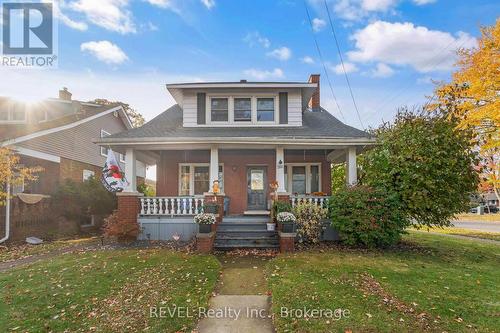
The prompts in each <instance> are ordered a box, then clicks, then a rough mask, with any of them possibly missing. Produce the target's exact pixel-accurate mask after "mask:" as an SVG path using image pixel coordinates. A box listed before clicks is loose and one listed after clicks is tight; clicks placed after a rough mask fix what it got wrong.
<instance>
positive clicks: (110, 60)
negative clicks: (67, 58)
mask: <svg viewBox="0 0 500 333" xmlns="http://www.w3.org/2000/svg"><path fill="white" fill-rule="evenodd" d="M80 50H82V51H87V52H89V53H90V54H92V55H93V56H95V57H96V58H97V59H99V60H100V61H103V62H105V63H107V64H121V63H122V62H124V61H125V60H127V59H128V57H127V55H126V54H125V52H123V51H122V49H120V48H119V47H118V46H116V45H115V44H113V43H111V42H109V41H107V40H101V41H99V42H86V43H82V45H80Z"/></svg>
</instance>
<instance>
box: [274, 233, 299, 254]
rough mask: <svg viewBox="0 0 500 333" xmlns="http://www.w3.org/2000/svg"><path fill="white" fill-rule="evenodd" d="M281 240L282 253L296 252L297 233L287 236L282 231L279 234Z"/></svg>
mask: <svg viewBox="0 0 500 333" xmlns="http://www.w3.org/2000/svg"><path fill="white" fill-rule="evenodd" d="M278 235H279V238H280V252H281V253H286V252H294V251H295V236H296V234H295V233H292V234H286V233H282V232H281V231H280V232H278Z"/></svg>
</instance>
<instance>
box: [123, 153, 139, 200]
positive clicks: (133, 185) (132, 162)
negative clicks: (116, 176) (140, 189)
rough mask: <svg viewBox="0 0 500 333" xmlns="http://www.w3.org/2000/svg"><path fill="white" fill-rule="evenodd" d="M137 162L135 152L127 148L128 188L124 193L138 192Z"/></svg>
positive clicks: (126, 174)
mask: <svg viewBox="0 0 500 333" xmlns="http://www.w3.org/2000/svg"><path fill="white" fill-rule="evenodd" d="M136 172H137V161H136V159H135V150H134V149H132V148H127V150H126V154H125V178H127V180H128V183H129V185H128V187H127V188H126V189H125V190H124V192H137V173H136Z"/></svg>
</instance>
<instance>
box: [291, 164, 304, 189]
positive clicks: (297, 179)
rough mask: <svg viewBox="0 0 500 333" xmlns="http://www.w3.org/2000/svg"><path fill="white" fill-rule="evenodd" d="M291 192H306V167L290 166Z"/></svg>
mask: <svg viewBox="0 0 500 333" xmlns="http://www.w3.org/2000/svg"><path fill="white" fill-rule="evenodd" d="M292 192H293V193H298V194H305V193H306V167H305V166H294V167H292Z"/></svg>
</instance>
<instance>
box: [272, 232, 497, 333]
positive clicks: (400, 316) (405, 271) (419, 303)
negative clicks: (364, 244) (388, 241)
mask: <svg viewBox="0 0 500 333" xmlns="http://www.w3.org/2000/svg"><path fill="white" fill-rule="evenodd" d="M404 241H405V242H404V243H403V244H402V245H401V246H400V247H399V248H398V249H393V250H386V251H365V250H354V249H345V248H341V247H339V248H333V249H327V250H323V251H319V250H311V251H309V252H302V253H296V254H291V255H280V256H278V257H277V258H275V259H273V260H272V261H270V262H269V264H268V266H267V275H268V278H269V285H270V289H271V290H272V295H273V312H274V314H275V319H274V321H275V325H276V328H277V330H278V332H344V331H346V330H352V331H353V332H415V331H423V330H427V331H432V332H443V331H447V332H469V331H470V332H494V331H498V323H499V317H498V316H499V313H500V288H499V286H500V246H498V245H496V244H489V243H488V244H487V243H480V242H478V241H473V240H471V241H469V240H462V239H451V238H448V237H442V236H439V235H426V234H421V233H412V234H410V235H408V236H406V237H405V238H404ZM282 307H285V308H287V309H302V308H304V307H306V308H308V309H318V308H319V309H337V308H341V309H348V310H349V312H350V316H349V317H348V318H343V319H340V320H335V319H333V318H332V319H329V318H325V317H323V318H307V319H305V318H285V317H280V313H281V308H282ZM296 317H300V314H298V315H296Z"/></svg>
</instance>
